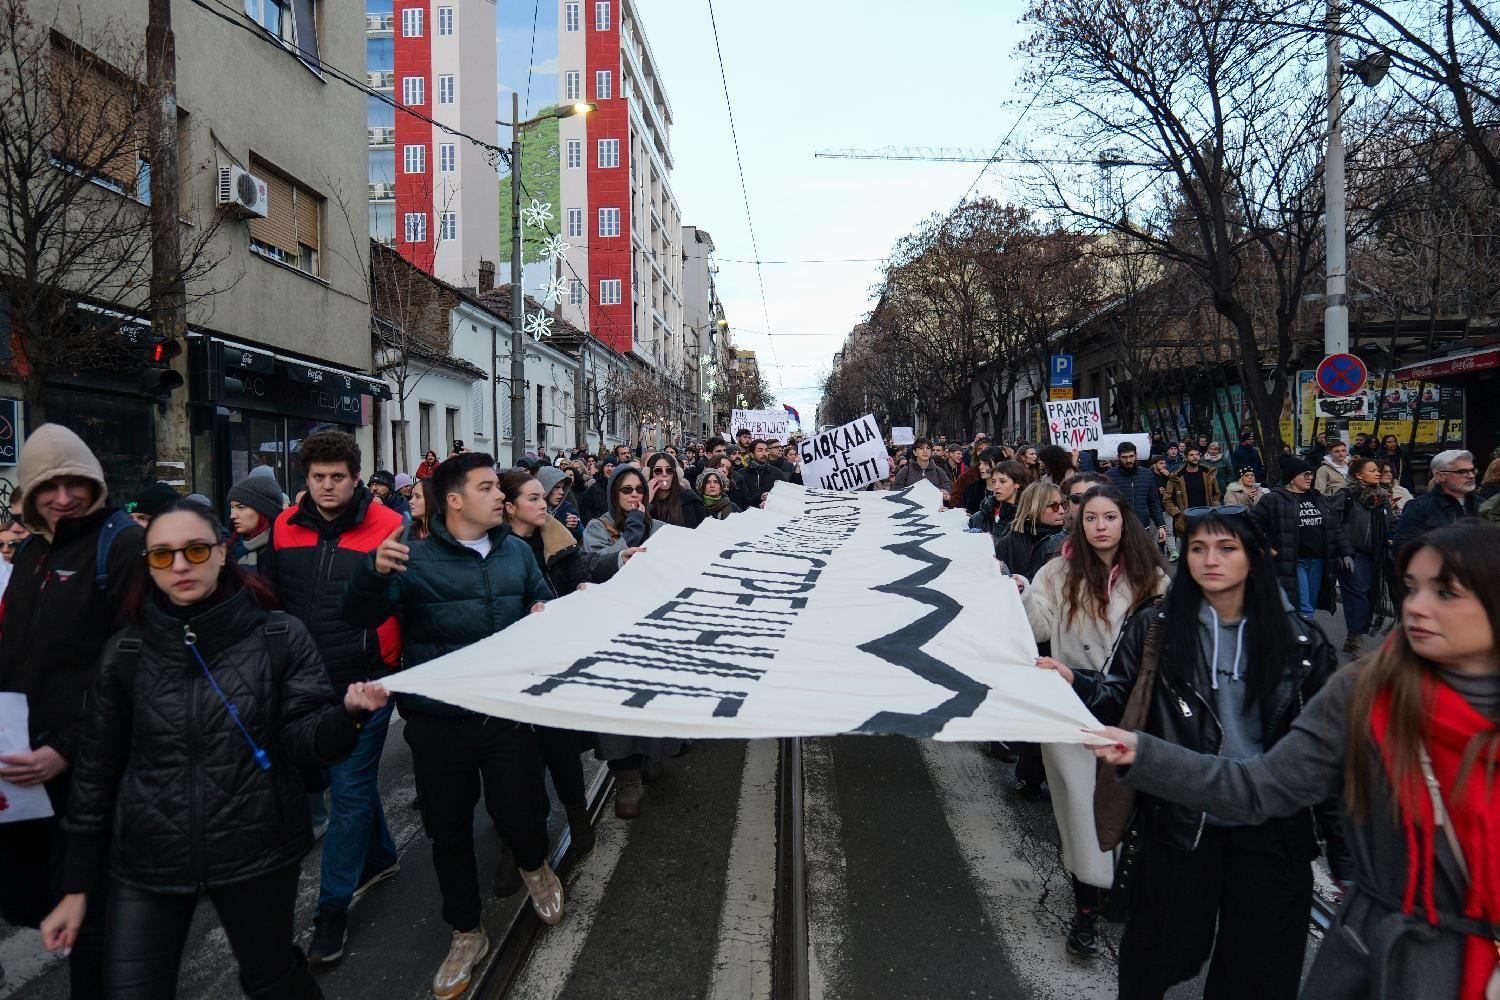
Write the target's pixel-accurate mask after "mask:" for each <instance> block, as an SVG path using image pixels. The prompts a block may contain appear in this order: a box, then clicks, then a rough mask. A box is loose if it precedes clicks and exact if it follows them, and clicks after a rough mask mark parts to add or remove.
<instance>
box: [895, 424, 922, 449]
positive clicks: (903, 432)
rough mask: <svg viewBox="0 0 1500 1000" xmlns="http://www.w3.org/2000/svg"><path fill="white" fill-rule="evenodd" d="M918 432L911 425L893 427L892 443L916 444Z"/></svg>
mask: <svg viewBox="0 0 1500 1000" xmlns="http://www.w3.org/2000/svg"><path fill="white" fill-rule="evenodd" d="M916 443H917V432H916V431H915V430H913V429H912V428H910V427H892V428H891V444H907V445H910V444H916Z"/></svg>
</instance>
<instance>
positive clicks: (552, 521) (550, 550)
mask: <svg viewBox="0 0 1500 1000" xmlns="http://www.w3.org/2000/svg"><path fill="white" fill-rule="evenodd" d="M577 547H578V541H577V539H575V538H574V537H573V533H572V532H571V531H569V530H568V529H567V528H566V527H564V526H563V523H562V522H561V521H559V520H558V519H557V518H555V517H552V516H551V515H550V514H549V515H548V516H547V520H546V522H545V523H544V524H543V525H542V557H543V558H544V559H546V561H547V562H551V561H552V560H553V558H554V557H555V556H559V555H561V554H562V553H564V552H566V551H567V550H568V549H572V548H577Z"/></svg>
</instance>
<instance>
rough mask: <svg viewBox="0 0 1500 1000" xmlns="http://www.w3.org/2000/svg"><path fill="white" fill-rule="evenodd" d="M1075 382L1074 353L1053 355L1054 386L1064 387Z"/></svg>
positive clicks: (1057, 387)
mask: <svg viewBox="0 0 1500 1000" xmlns="http://www.w3.org/2000/svg"><path fill="white" fill-rule="evenodd" d="M1072 384H1073V355H1071V354H1054V355H1052V388H1054V389H1062V388H1067V387H1069V386H1071V385H1072Z"/></svg>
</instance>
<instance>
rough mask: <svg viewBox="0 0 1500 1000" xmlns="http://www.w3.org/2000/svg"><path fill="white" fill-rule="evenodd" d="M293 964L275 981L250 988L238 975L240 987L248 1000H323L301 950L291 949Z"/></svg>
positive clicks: (320, 990)
mask: <svg viewBox="0 0 1500 1000" xmlns="http://www.w3.org/2000/svg"><path fill="white" fill-rule="evenodd" d="M292 955H293V964H292V967H291V968H290V969H287V971H286V972H285V973H283V974H282V975H280V976H278V977H277V978H276V980H275V981H273V982H270V983H267V984H266V985H264V986H257V987H254V988H251V986H250V984H249V983H247V982H246V981H245V975H244V973H240V986H241V987H242V988H243V989H244V991H245V996H247V997H249V998H250V1000H323V990H322V989H321V988H319V986H318V981H317V980H316V979H314V978H313V975H312V972H311V971H310V970H309V969H308V967H307V958H306V957H305V956H304V955H303V954H302V949H301V948H296V947H294V948H292Z"/></svg>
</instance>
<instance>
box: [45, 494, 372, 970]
mask: <svg viewBox="0 0 1500 1000" xmlns="http://www.w3.org/2000/svg"><path fill="white" fill-rule="evenodd" d="M223 539H224V533H223V528H222V526H221V525H220V524H219V521H218V518H216V517H215V516H214V515H213V513H212V512H211V511H209V510H208V509H207V508H205V507H203V506H202V505H201V504H198V503H196V502H193V501H189V500H178V501H177V502H175V503H173V504H169V505H168V506H167V507H165V508H164V509H163V510H161V511H160V512H158V513H157V515H156V516H155V517H153V518H152V520H151V525H150V527H149V528H148V529H147V531H146V535H145V539H144V541H143V547H144V557H141V556H137V559H139V560H140V561H142V562H143V563H144V564H145V566H146V567H148V569H149V573H150V583H149V584H148V585H147V586H146V588H144V589H143V590H141V591H139V592H138V594H137V597H136V600H135V602H134V606H133V607H131V608H130V609H129V621H130V624H129V625H128V626H127V627H126V628H125V629H124V630H123V631H121V632H120V633H118V634H117V635H116V636H115V637H114V638H113V639H111V640H110V643H109V644H108V646H106V648H105V651H104V654H103V656H102V657H101V663H100V668H99V675H98V679H97V681H96V683H95V684H94V687H93V691H92V694H91V695H90V699H89V705H90V709H91V710H90V713H89V717H88V721H87V723H86V725H85V728H84V734H83V738H82V741H81V742H80V744H79V748H78V753H77V756H76V758H75V767H74V774H73V789H72V795H71V797H70V800H69V803H68V812H67V827H68V833H69V838H68V846H67V853H66V863H65V866H64V876H63V890H64V892H65V895H64V897H63V899H62V901H61V902H60V903H59V904H58V905H57V907H56V908H55V909H54V910H53V911H52V913H51V914H50V915H49V916H48V917H47V918H46V919H45V920H44V921H43V922H42V926H41V930H42V940H43V943H44V944H45V945H46V946H47V947H48V948H49V949H53V950H56V949H59V948H71V947H73V946H74V945H75V943H76V942H77V940H78V936H79V932H80V929H81V927H82V926H83V924H84V921H85V919H86V918H87V917H88V915H89V913H90V912H91V911H95V910H97V911H99V912H100V913H104V914H107V916H106V918H105V922H106V924H107V926H108V927H109V934H108V936H107V937H106V939H105V943H104V954H103V984H104V995H106V996H109V997H112V998H124V1000H133V998H143V1000H144V998H148V997H150V998H155V997H170V996H173V995H175V993H176V989H177V975H178V970H179V967H180V965H181V960H182V951H183V947H184V946H185V944H186V943H187V939H188V932H189V929H190V928H191V926H192V922H193V914H194V911H195V910H196V908H197V903H198V898H199V897H200V896H201V895H207V896H208V898H209V901H210V902H212V903H213V905H214V909H215V910H216V911H217V912H218V915H219V922H220V924H221V925H222V926H223V928H224V933H225V935H226V936H227V937H228V939H229V946H230V948H231V950H232V951H233V953H234V956H235V959H236V960H237V961H238V963H239V968H240V984H241V986H242V987H243V989H244V991H245V993H246V995H247V996H249V997H251V998H252V1000H261V998H264V1000H272V998H276V1000H287V998H291V1000H299V998H308V1000H311V998H315V997H321V996H322V993H321V992H320V991H319V989H318V986H317V984H316V982H314V980H313V978H312V975H311V973H310V972H309V970H308V965H307V961H306V959H305V958H304V957H303V954H302V952H301V950H300V949H299V948H298V947H297V946H296V944H295V943H294V941H293V939H294V936H295V927H294V923H293V914H294V909H295V906H296V902H297V883H298V877H299V875H300V874H301V863H302V857H303V855H304V854H306V853H307V851H308V849H309V848H310V847H312V843H313V836H312V825H311V822H310V820H309V818H308V811H307V797H306V794H305V786H304V785H303V782H302V779H301V775H300V773H299V770H298V768H299V767H327V766H328V765H330V764H332V763H334V762H335V761H337V760H340V759H341V758H343V757H345V756H347V755H348V754H349V752H350V751H352V750H353V749H354V747H355V745H356V743H357V742H358V739H359V729H360V725H361V724H362V722H363V721H364V720H365V719H366V718H368V717H369V713H370V712H372V711H375V710H377V709H379V708H380V707H382V706H383V705H384V704H385V703H386V700H387V698H388V697H389V696H388V694H387V692H386V690H385V688H383V687H382V686H381V685H379V684H373V683H372V684H354V685H351V686H350V687H349V688H348V690H346V691H345V692H344V693H343V697H342V698H341V699H338V700H337V701H336V700H335V697H334V693H333V689H332V687H331V686H330V685H329V682H328V673H327V671H325V670H324V669H323V659H322V657H321V656H320V655H319V653H318V649H317V646H316V645H315V644H314V642H313V640H312V638H311V636H310V635H309V634H308V631H307V628H306V626H304V625H303V624H302V623H301V622H299V621H297V619H295V618H292V617H290V616H288V615H286V614H285V613H283V612H279V611H274V612H273V611H270V610H268V609H269V608H273V607H275V604H276V600H275V597H274V596H273V595H272V593H271V591H270V590H269V588H268V587H267V586H266V585H265V584H263V583H261V582H260V581H259V580H258V579H257V578H255V577H253V576H251V575H250V574H248V573H247V572H246V571H245V570H244V569H242V568H241V567H240V566H238V565H237V564H236V563H235V562H234V561H233V560H232V559H231V558H229V553H228V545H227V543H226V542H225V541H223ZM106 880H107V882H108V891H101V890H102V889H103V887H104V885H105V884H106Z"/></svg>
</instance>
